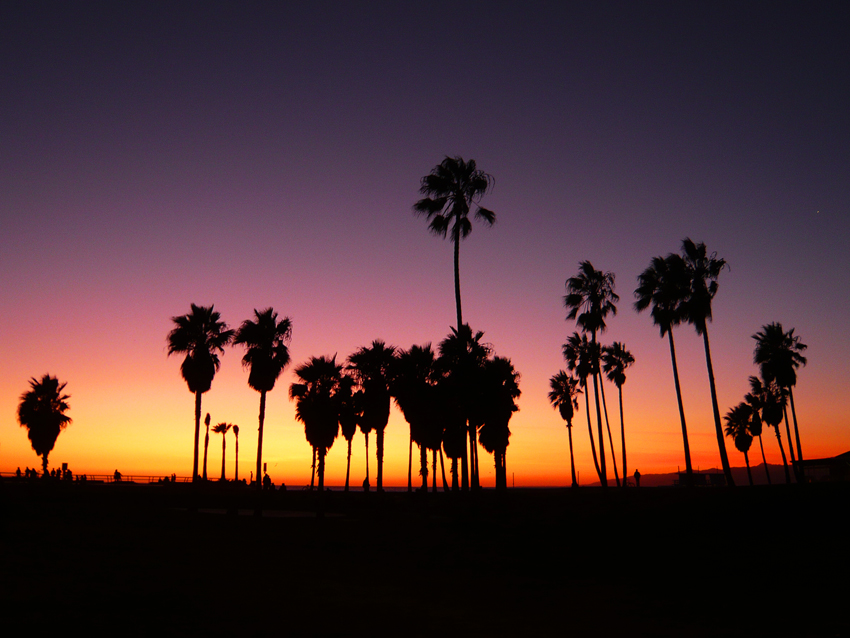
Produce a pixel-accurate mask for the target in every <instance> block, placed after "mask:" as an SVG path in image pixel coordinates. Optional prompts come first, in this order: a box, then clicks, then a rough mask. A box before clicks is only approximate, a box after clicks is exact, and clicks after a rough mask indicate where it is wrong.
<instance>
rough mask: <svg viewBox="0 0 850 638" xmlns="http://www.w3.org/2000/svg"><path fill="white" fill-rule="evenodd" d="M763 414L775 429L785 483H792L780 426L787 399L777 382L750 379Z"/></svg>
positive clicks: (754, 400) (756, 402) (764, 419)
mask: <svg viewBox="0 0 850 638" xmlns="http://www.w3.org/2000/svg"><path fill="white" fill-rule="evenodd" d="M747 396H749V397H752V402H753V403H755V404H756V405H757V406H758V407H759V409H760V412H761V420H762V422H763V423H766V424H767V425H768V426H770V427H772V428H773V431H774V433H775V434H776V442H777V443H778V444H779V453H780V454H781V455H782V466H783V468H784V469H785V483H786V485H787V484H789V483H791V474H790V472H789V471H788V460H787V459H786V458H785V448H783V447H782V436H781V435H780V433H779V424H780V423H782V414H783V412H784V408H785V402H786V397H785V393H784V392H783V391H782V388H780V387H779V386H778V385H777V384H776V381H771V382H770V383H764V382H762V380H761V379H759V378H758V377H750V392H749V394H748V395H747Z"/></svg>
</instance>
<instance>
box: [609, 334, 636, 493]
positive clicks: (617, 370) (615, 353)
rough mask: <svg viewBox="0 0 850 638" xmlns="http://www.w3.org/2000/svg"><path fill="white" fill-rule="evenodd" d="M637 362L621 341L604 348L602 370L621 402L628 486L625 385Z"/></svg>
mask: <svg viewBox="0 0 850 638" xmlns="http://www.w3.org/2000/svg"><path fill="white" fill-rule="evenodd" d="M634 362H635V358H634V356H633V355H632V353H631V352H629V351H628V350H626V347H625V346H624V345H623V344H622V343H620V342H619V341H615V342H614V343H613V344H612V345H610V346H605V347H603V348H602V370H603V372H605V376H607V377H608V380H609V381H611V382H612V383H613V384H614V385H615V386H617V392H618V394H619V402H620V441H621V443H622V446H623V487H625V486H626V480H627V479H628V476H629V472H628V467H627V465H626V429H625V425H624V422H623V385H624V384H625V383H626V370H627V369H628V368H629V366H631V365H632V364H633V363H634Z"/></svg>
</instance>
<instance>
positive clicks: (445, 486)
mask: <svg viewBox="0 0 850 638" xmlns="http://www.w3.org/2000/svg"><path fill="white" fill-rule="evenodd" d="M440 472H441V473H442V475H443V491H444V492H448V491H449V482H448V481H447V480H446V463H445V460H444V459H443V446H442V445H441V446H440ZM434 480H435V481H436V480H437V477H436V475H435V476H434ZM434 491H435V492H436V491H437V486H436V485H435V486H434Z"/></svg>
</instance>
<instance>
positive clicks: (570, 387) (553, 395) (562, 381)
mask: <svg viewBox="0 0 850 638" xmlns="http://www.w3.org/2000/svg"><path fill="white" fill-rule="evenodd" d="M578 385H579V380H578V379H576V378H575V377H572V376H570V375H569V374H568V373H567V372H566V370H559V371H558V372H557V373H556V374H554V375H552V378H551V379H549V387H550V388H551V390H550V391H549V403H551V404H552V407H554V408H557V410H558V412H559V413H560V414H561V418H562V419H564V421H565V422H566V424H567V427H568V428H571V427H572V426H573V415H574V414H575V411H576V410H578V395H579V394H581V390H580V389H579V387H578Z"/></svg>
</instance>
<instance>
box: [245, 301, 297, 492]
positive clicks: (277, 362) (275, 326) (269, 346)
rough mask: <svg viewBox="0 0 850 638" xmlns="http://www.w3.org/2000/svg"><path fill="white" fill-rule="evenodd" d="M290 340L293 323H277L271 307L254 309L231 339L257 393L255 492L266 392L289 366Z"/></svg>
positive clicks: (259, 478)
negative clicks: (242, 352)
mask: <svg viewBox="0 0 850 638" xmlns="http://www.w3.org/2000/svg"><path fill="white" fill-rule="evenodd" d="M291 340H292V320H291V319H290V318H289V317H284V318H283V319H280V320H278V315H277V313H276V312H275V311H274V310H273V309H272V308H266V309H265V310H262V311H260V310H257V309H254V319H253V320H251V319H246V320H245V321H243V322H242V325H241V326H239V330H237V331H236V335H235V336H234V338H233V343H234V345H241V346H244V347H245V356H243V357H242V365H243V366H244V367H246V368H248V385H249V386H251V387H252V388H253V389H254V390H256V391H257V392H259V393H260V417H259V421H260V423H259V428H258V436H257V474H256V476H257V478H256V481H257V485H256V487H257V489H261V487H262V476H263V475H262V471H263V424H264V422H265V419H266V393H267V392H271V391H272V389H274V385H275V383H276V382H277V378H278V377H279V376H280V374H281V372H283V369H284V368H285V367H286V366H287V365H289V347H288V345H287V344H288V343H289V342H290V341H291Z"/></svg>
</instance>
